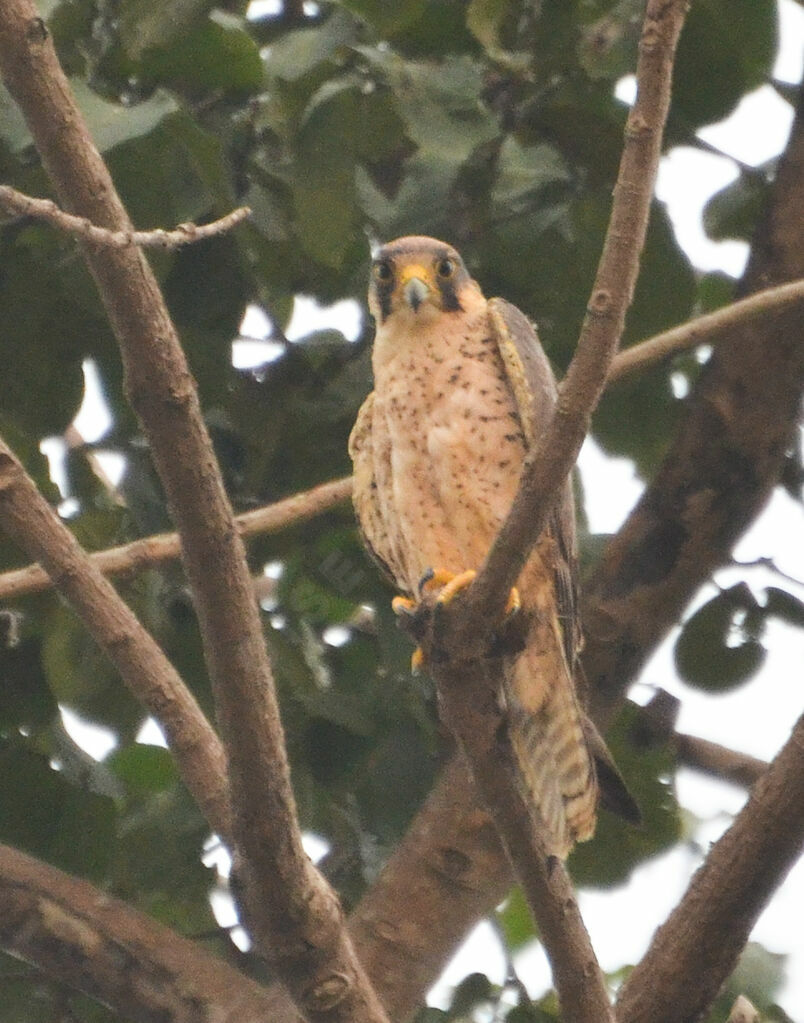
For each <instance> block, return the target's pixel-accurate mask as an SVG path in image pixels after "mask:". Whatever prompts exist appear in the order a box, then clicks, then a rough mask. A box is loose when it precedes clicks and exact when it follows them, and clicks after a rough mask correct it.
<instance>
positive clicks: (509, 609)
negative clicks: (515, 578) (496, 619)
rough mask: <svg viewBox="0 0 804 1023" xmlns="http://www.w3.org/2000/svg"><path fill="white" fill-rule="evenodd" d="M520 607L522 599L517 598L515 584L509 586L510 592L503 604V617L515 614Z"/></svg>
mask: <svg viewBox="0 0 804 1023" xmlns="http://www.w3.org/2000/svg"><path fill="white" fill-rule="evenodd" d="M521 607H522V601H521V600H520V599H519V590H518V589H517V588H516V586H512V587H511V592H510V593H509V594H508V602H507V603H506V605H505V617H506V618H507V617H508V616H509V615H512V614H515V613H516V612H517V611H518V610H519V609H520V608H521Z"/></svg>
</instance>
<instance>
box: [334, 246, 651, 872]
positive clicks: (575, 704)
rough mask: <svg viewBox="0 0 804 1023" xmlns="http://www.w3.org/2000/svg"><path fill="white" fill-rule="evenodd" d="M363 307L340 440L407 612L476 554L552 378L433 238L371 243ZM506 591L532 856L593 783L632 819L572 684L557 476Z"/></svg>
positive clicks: (508, 316)
mask: <svg viewBox="0 0 804 1023" xmlns="http://www.w3.org/2000/svg"><path fill="white" fill-rule="evenodd" d="M369 308H370V310H371V314H372V316H373V317H374V320H375V322H376V337H375V341H374V352H373V368H374V391H373V393H372V394H370V395H369V397H368V398H367V399H366V401H365V403H364V404H363V406H362V408H361V409H360V412H359V414H358V418H357V422H356V423H355V426H354V429H353V431H352V435H351V438H350V441H349V452H350V454H351V456H352V461H353V463H354V502H355V509H356V512H357V517H358V520H359V523H360V527H361V531H362V533H363V537H364V540H365V542H366V544H367V546H368V548H369V550H370V552H371V553H372V554H373V555H374V556H375V558H376V559H377V560H378V561H379V562H380V564H381V565H382V567H383V568H384V569H385V570H386V571H387V572H388V574H389V575H390V576H391V577H392V579H393V581H394V582H395V583H396V585H397V586H398V587H399V589H400V590H401V591H402V592H403V593H404V594H406V595H407V597H406V598H397V602H399V603H397V606H400V603H401V605H402V606H411V605H412V604H413V599H415V598H416V597H417V596H418V595H419V594H420V586H421V585H422V581H423V580H424V581H425V585H433V584H435V585H443V584H444V583H445V582H446V581H447V580H450V579H451V578H452V577H456V578H458V579H461V580H465V579H470V578H471V576H470V575H468V574H467V570H470V569H476V568H479V566H480V565H481V564H482V563H483V561H484V559H485V557H486V554H487V553H488V550H489V548H490V546H491V543H492V541H493V539H494V537H495V536H496V534H497V531H498V530H499V528H500V525H501V524H502V522H503V520H504V518H505V516H506V514H507V512H508V510H509V508H510V506H511V502H512V501H513V498H514V494H515V492H516V489H517V484H518V483H519V477H520V473H521V470H522V464H523V462H524V459H525V456H526V454H527V452H528V449H529V448H530V447H531V446H532V445H533V443H534V441H535V440H536V439H537V438H538V437H539V435H540V433H541V432H542V431H543V430H544V428H545V426H546V423H547V420H548V417H549V415H550V412H551V410H552V408H553V405H554V403H555V400H556V386H555V381H554V379H553V374H552V372H551V370H550V365H549V363H548V361H547V358H546V356H545V354H544V352H543V350H542V347H541V345H540V344H539V340H538V338H537V336H536V332H535V330H534V328H533V326H532V325H531V324H530V322H529V321H528V320H527V319H526V317H525V316H524V315H523V314H522V313H521V312H520V311H519V310H518V309H516V308H515V307H514V306H512V305H510V304H509V303H508V302H505V301H503V300H502V299H499V298H494V299H491V300H487V299H486V298H485V297H484V296H483V293H482V292H481V290H480V287H479V286H478V285H477V283H476V282H475V281H473V280H472V278H471V277H470V276H469V273H468V272H467V270H466V268H465V266H464V264H463V261H462V260H461V257H460V256H459V255H458V253H457V252H456V251H455V249H453V248H451V247H450V246H449V245H446V244H445V243H444V242H440V241H437V240H436V239H434V238H426V237H407V238H399V239H397V240H396V241H393V242H390V243H389V244H388V245H385V246H383V247H382V248H381V249H380V250H379V251H378V252H377V254H376V257H375V259H374V261H373V267H372V274H371V283H370V287H369ZM427 580H430V582H429V583H428V582H427ZM448 585H449V584H448ZM517 589H518V592H519V596H520V600H521V613H522V614H524V615H525V616H526V618H525V621H526V641H525V648H524V650H523V651H522V653H520V654H519V655H518V656H517V657H516V658H515V659H513V658H512V662H511V663H510V664H508V665H507V666H506V670H505V672H504V676H505V681H504V688H503V695H504V700H505V715H506V722H507V726H508V733H509V737H510V743H511V748H512V749H513V752H514V758H515V761H516V766H517V768H518V775H519V778H520V779H521V782H522V784H523V786H524V789H525V794H526V795H527V796H528V797H529V798H530V799H531V800H532V801H533V803H534V804H535V806H537V807H538V809H539V812H540V816H541V818H542V820H543V822H544V825H545V828H546V835H545V836H544V837H545V844H546V847H547V849H548V852H550V853H551V854H553V855H556V856H560V857H562V858H564V857H566V856H567V854H568V853H569V851H570V850H571V849H572V846H573V845H574V843H575V842H582V841H584V840H586V839H588V838H591V836H592V834H593V832H594V829H595V820H596V810H597V803H598V793H599V784H598V779H599V781H600V783H601V785H602V787H603V796H604V802H605V803H606V805H608V806H609V807H610V808H611V809H614V810H615V811H617V812H619V813H621V814H622V815H623V816H625V817H626V818H628V819H632V820H633V819H636V818H638V810H637V808H636V806H635V804H634V802H633V800H632V799H631V797H630V795H629V794H628V792H627V790H626V789H625V786H624V784H623V782H622V780H621V779H620V776H619V774H618V773H617V769H616V767H615V766H614V764H613V761H612V759H611V756H610V754H609V752H608V750H607V749H606V746H605V744H604V743H603V740H602V739H601V738H600V736H599V734H598V733H597V731H596V730H595V728H594V726H593V725H592V723H591V722H590V721H589V719H588V718H587V717H586V715H585V714H584V712H583V709H582V708H581V705H580V702H579V697H578V692H577V690H576V682H577V680H578V679H579V677H580V666H579V661H578V655H579V651H580V646H581V634H580V628H579V622H578V617H577V600H576V597H577V593H576V554H575V520H574V507H573V500H572V492H571V489H570V486H569V483H568V484H567V485H566V486H565V487H564V489H563V491H562V493H561V497H560V499H559V502H558V505H557V507H556V509H555V511H554V513H553V515H552V518H551V520H550V523H549V525H548V527H547V528H546V529H545V531H544V533H543V535H542V537H541V539H540V540H539V541H538V543H537V544H536V546H535V548H534V549H533V552H532V554H531V556H530V558H529V560H528V562H527V564H526V565H525V568H524V569H523V571H522V574H521V575H520V577H519V580H518V586H517ZM443 592H444V591H443V590H442V593H443ZM411 598H413V599H411Z"/></svg>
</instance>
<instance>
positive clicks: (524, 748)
mask: <svg viewBox="0 0 804 1023" xmlns="http://www.w3.org/2000/svg"><path fill="white" fill-rule="evenodd" d="M528 660H529V658H528V656H527V653H526V654H525V655H524V656H523V657H522V658H521V659H520V661H519V662H518V663H517V664H516V666H515V667H514V673H515V675H518V674H519V673H520V672H528V671H529V670H530V669H531V668H532V665H530V664H528ZM517 682H519V683H520V684H519V685H518V684H517ZM517 690H519V691H520V692H522V687H521V681H520V680H519V679H515V681H514V693H516V691H517ZM582 713H583V712H582V711H581V709H580V707H579V706H578V702H577V699H576V696H575V692H574V690H573V688H572V686H571V683H570V681H569V679H567V680H566V681H564V680H563V679H562V680H560V681H558V682H556V683H555V684H554V685H553V686H552V687H551V689H550V691H548V692H547V693H545V694H544V699H543V702H542V703H541V706H540V707H539V708H538V710H535V711H534V710H530V709H526V707H524V706H523V705H522V703H521V701H520V700H518V699H517V698H516V696H515V695H514V696H513V699H512V700H511V701H510V703H509V728H510V737H511V745H512V747H513V751H514V756H515V758H516V760H517V763H518V766H519V770H520V775H521V778H522V782H523V784H524V786H525V789H526V790H527V793H528V794H529V796H530V798H531V799H532V800H533V802H534V804H535V806H537V807H538V809H539V813H540V815H541V817H542V820H543V822H544V825H545V829H546V835H545V844H546V846H547V851H548V852H549V853H551V854H552V855H555V856H560V857H561V859H565V858H566V856H567V855H568V854H569V852H570V850H571V849H572V847H573V845H574V844H575V843H576V842H584V841H586V840H587V839H588V838H591V837H592V835H593V834H594V831H595V821H596V810H597V801H598V786H597V780H596V776H595V768H594V764H593V762H592V757H591V755H590V752H589V747H588V745H587V739H586V736H585V734H584V726H583V717H582Z"/></svg>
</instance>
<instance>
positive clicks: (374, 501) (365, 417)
mask: <svg viewBox="0 0 804 1023" xmlns="http://www.w3.org/2000/svg"><path fill="white" fill-rule="evenodd" d="M349 455H350V456H351V459H352V465H353V468H354V487H353V490H352V502H353V504H354V508H355V513H356V516H357V522H358V528H359V529H360V535H361V537H362V539H363V545H364V546H365V548H366V550H367V551H368V552H369V554H370V555H371V556H372V558H373V559H374V560H375V561H376V563H377V564H378V565H379V567H380V569H381V570H382V572H383V574H384V575H385V576H386V578H387V579H388V580H389V581H390V582H392V583H393V584H394V586H398V585H399V583H398V581H397V580H398V578H401V576H400V575H398V574H397V572H395V571H394V568H395V565H394V561H395V559H394V556H393V547H392V544H391V542H390V538H389V536H388V529H387V526H386V523H385V520H384V518H383V515H382V509H381V507H380V503H379V495H378V490H377V480H376V477H375V467H374V459H375V451H374V392H373V391H372V392H371V394H370V395H369V396H368V397H367V398H366V400H365V401H364V402H363V404H362V405H361V406H360V411H359V412H358V413H357V419H356V420H355V425H354V426H353V427H352V432H351V434H350V436H349Z"/></svg>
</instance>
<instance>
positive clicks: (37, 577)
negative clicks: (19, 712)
mask: <svg viewBox="0 0 804 1023" xmlns="http://www.w3.org/2000/svg"><path fill="white" fill-rule="evenodd" d="M351 492H352V480H351V478H346V479H340V480H332V481H331V482H329V483H322V484H321V485H320V486H318V487H313V489H312V490H306V491H303V492H302V493H299V494H294V495H293V496H292V497H288V498H286V499H285V500H283V501H276V502H275V503H274V504H268V505H265V507H263V508H255V509H254V511H250V512H245V513H244V514H243V515H238V516H237V517H236V518H235V524H236V526H237V529H238V531H239V533H240V535H241V536H242V537H249V536H258V535H265V534H268V533H277V532H279V530H281V529H286V528H287V527H288V526H292V525H295V524H296V523H299V522H305V521H306V520H307V519H311V518H314V517H315V516H316V515H321V514H323V513H324V512H325V511H328V510H329V509H330V508H333V507H334V506H335V505H337V504H340V503H341V502H342V501H345V500H347V499H348V497H349V495H350V494H351ZM180 557H181V547H180V543H179V535H178V533H161V534H158V535H156V536H148V537H145V538H144V539H142V540H134V541H132V543H127V544H123V545H122V546H120V547H111V548H109V549H107V550H104V551H98V552H97V553H95V554H91V555H90V559H91V561H92V563H93V565H95V567H96V568H97V569H98V570H99V571H100V572H102V573H103V574H104V575H107V576H116V575H129V574H131V573H134V572H141V571H142V570H143V569H146V568H152V567H153V566H155V565H160V564H163V563H164V562H166V561H178V559H179V558H180ZM52 585H53V583H52V580H51V578H50V576H49V575H48V574H47V572H45V571H44V570H43V569H42V568H41V567H40V566H39V565H28V566H27V567H26V568H20V569H15V570H14V571H11V572H4V573H3V574H2V575H0V600H13V599H16V598H18V597H21V596H24V595H25V594H29V593H39V592H41V591H42V590H47V589H49V588H50V587H51V586H52Z"/></svg>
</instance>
